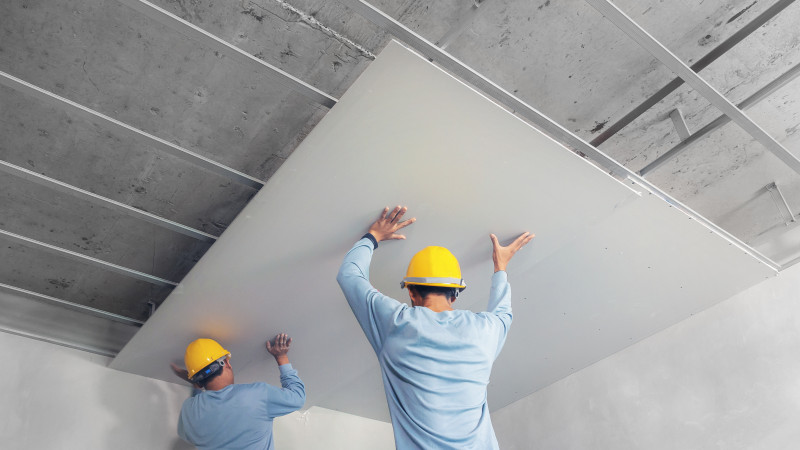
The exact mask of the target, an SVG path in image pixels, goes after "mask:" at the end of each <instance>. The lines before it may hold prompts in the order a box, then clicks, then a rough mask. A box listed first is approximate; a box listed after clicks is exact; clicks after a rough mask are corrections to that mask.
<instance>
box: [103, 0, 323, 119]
mask: <svg viewBox="0 0 800 450" xmlns="http://www.w3.org/2000/svg"><path fill="white" fill-rule="evenodd" d="M117 1H118V2H120V3H122V4H123V5H125V6H127V7H129V8H131V9H133V10H135V11H138V12H139V13H142V14H144V15H145V16H147V17H149V18H151V19H153V20H155V21H157V22H159V23H161V24H162V25H165V26H167V27H169V28H172V29H173V30H175V31H177V32H178V33H181V34H182V35H184V36H186V37H188V38H189V39H192V40H194V41H195V42H197V43H199V44H200V45H202V46H204V47H209V48H212V49H214V50H216V51H218V52H219V53H220V54H222V55H225V56H227V57H228V58H231V59H232V60H234V61H236V62H239V63H242V64H244V65H245V66H248V67H251V68H253V69H256V70H258V71H259V73H264V74H266V75H267V76H269V77H270V78H271V79H272V80H273V81H275V82H276V83H278V85H280V86H281V87H284V88H286V89H290V90H292V91H294V92H297V93H299V94H302V95H303V96H305V97H306V98H308V99H309V100H311V101H313V102H315V103H318V104H320V105H322V106H324V107H326V108H332V107H333V105H335V104H336V102H338V100H337V99H336V98H334V97H331V96H330V95H328V94H326V93H324V92H322V91H321V90H319V89H317V88H315V87H314V86H311V85H310V84H308V83H306V82H304V81H303V80H300V79H299V78H295V77H293V76H292V75H289V74H288V73H286V72H284V71H283V70H281V69H279V68H277V67H275V66H273V65H271V64H269V63H267V62H265V61H262V60H260V59H258V58H256V57H255V56H253V55H251V54H250V53H247V52H245V51H244V50H241V49H240V48H238V47H236V46H234V45H231V44H229V43H228V42H226V41H224V40H222V39H220V38H218V37H217V36H215V35H213V34H211V33H209V32H207V31H205V30H203V29H202V28H200V27H198V26H196V25H193V24H191V23H189V22H187V21H185V20H183V19H181V18H180V17H178V16H176V15H175V14H172V13H170V12H169V11H166V10H165V9H162V8H159V7H158V6H156V5H154V4H152V3H150V2H147V1H145V0H117ZM263 69H267V70H266V71H264V70H263Z"/></svg>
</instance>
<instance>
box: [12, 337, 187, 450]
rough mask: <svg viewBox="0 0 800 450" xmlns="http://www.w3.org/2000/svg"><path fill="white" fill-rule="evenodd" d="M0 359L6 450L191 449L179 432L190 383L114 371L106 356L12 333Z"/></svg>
mask: <svg viewBox="0 0 800 450" xmlns="http://www.w3.org/2000/svg"><path fill="white" fill-rule="evenodd" d="M0 354H1V355H3V360H4V362H5V364H4V369H3V381H4V388H5V389H4V390H3V400H2V403H1V404H2V408H0V442H2V445H0V446H2V447H3V448H8V449H64V450H67V449H69V450H71V449H110V448H113V449H121V450H122V449H131V450H138V449H143V448H147V449H153V450H157V449H164V450H175V449H188V448H192V447H191V446H189V445H187V444H185V443H183V442H182V441H181V440H180V439H179V438H178V435H177V433H176V426H177V419H178V412H179V410H180V406H181V403H182V402H183V400H184V399H185V398H186V397H187V396H188V394H189V389H188V386H187V387H181V386H178V385H176V384H172V383H167V382H164V381H158V380H153V379H149V378H145V377H141V376H138V375H131V374H128V373H124V372H119V371H116V370H112V369H109V368H107V367H106V365H107V364H108V362H109V360H110V358H108V357H105V356H98V355H95V354H92V353H87V352H84V351H80V350H73V349H70V348H66V347H61V346H58V345H54V344H49V343H45V342H42V341H38V340H33V339H29V338H25V337H21V336H16V335H13V334H9V333H0ZM165 364H166V362H165Z"/></svg>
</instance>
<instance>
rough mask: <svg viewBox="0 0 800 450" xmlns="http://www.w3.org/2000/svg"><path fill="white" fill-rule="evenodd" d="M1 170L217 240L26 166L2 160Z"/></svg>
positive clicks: (197, 236)
mask: <svg viewBox="0 0 800 450" xmlns="http://www.w3.org/2000/svg"><path fill="white" fill-rule="evenodd" d="M0 171H2V172H5V173H8V174H10V175H13V176H16V177H19V178H22V179H25V180H28V181H31V182H34V183H36V184H38V185H40V186H44V187H47V188H49V189H52V190H55V191H58V192H63V193H65V194H69V195H72V196H74V197H77V198H79V199H81V200H88V201H90V202H92V203H94V204H96V205H99V206H102V207H105V208H109V209H112V210H115V211H119V212H122V213H124V214H126V215H128V216H131V217H134V218H136V219H140V220H143V221H145V222H149V223H152V224H154V225H157V226H159V227H162V228H165V229H167V230H170V231H175V232H177V233H180V234H183V235H185V236H189V237H191V238H194V239H197V240H199V241H203V242H211V243H213V242H214V241H216V240H217V236H214V235H211V234H208V233H206V232H204V231H200V230H197V229H195V228H192V227H188V226H186V225H183V224H180V223H178V222H174V221H172V220H169V219H165V218H163V217H161V216H158V215H156V214H152V213H149V212H147V211H143V210H141V209H137V208H134V207H133V206H129V205H126V204H124V203H121V202H118V201H116V200H112V199H110V198H106V197H103V196H101V195H97V194H95V193H93V192H89V191H86V190H83V189H81V188H78V187H75V186H73V185H71V184H67V183H64V182H62V181H58V180H56V179H54V178H50V177H47V176H45V175H41V174H38V173H36V172H34V171H32V170H28V169H26V168H24V167H20V166H17V165H14V164H11V163H8V162H6V161H2V160H0Z"/></svg>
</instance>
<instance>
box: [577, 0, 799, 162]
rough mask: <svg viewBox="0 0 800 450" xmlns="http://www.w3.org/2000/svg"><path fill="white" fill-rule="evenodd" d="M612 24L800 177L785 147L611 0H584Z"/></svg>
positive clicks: (791, 155) (795, 158)
mask: <svg viewBox="0 0 800 450" xmlns="http://www.w3.org/2000/svg"><path fill="white" fill-rule="evenodd" d="M585 1H586V2H587V3H588V4H590V5H591V6H592V7H593V8H595V9H596V10H597V11H598V12H599V13H600V14H602V15H603V16H605V18H606V19H608V20H609V21H610V22H611V23H613V24H614V25H616V26H617V27H618V28H619V29H620V30H622V31H623V32H624V33H625V34H627V35H628V36H629V37H630V38H631V39H633V41H634V42H636V43H637V44H639V45H640V46H641V47H642V48H644V49H645V50H647V51H648V52H649V53H650V54H651V55H653V56H654V57H655V58H656V59H658V60H659V61H661V63H662V64H664V65H665V66H667V67H668V68H669V69H670V70H672V71H673V72H675V74H677V75H678V76H679V77H680V78H682V79H683V80H684V81H685V82H686V84H688V85H689V86H691V87H692V88H693V89H694V90H695V91H697V92H698V93H699V94H700V95H702V96H703V97H705V98H706V100H708V101H709V102H711V104H712V105H714V106H715V107H716V108H717V109H719V110H720V111H722V113H723V114H725V115H726V116H728V117H730V118H731V120H733V121H734V122H735V123H736V124H737V125H739V126H740V127H741V128H742V129H743V130H744V131H745V132H747V133H748V134H749V135H750V136H752V137H753V138H755V139H756V140H757V141H758V142H759V143H761V145H763V146H764V147H766V148H767V150H769V151H770V152H772V153H773V154H774V155H775V156H777V157H778V159H780V160H781V161H783V162H784V164H786V165H787V166H789V167H790V168H791V169H792V170H794V171H795V172H797V173H799V174H800V159H797V157H795V156H794V155H793V154H792V153H790V152H789V150H787V149H786V148H785V147H784V146H783V145H781V144H780V143H779V142H778V141H776V140H775V138H773V137H772V136H770V135H769V134H768V133H767V132H766V131H764V129H762V128H761V127H760V126H759V125H758V124H756V123H755V122H753V120H751V119H750V118H749V117H748V116H747V115H746V114H745V113H744V112H742V110H741V109H739V108H737V107H736V105H734V104H733V103H731V102H730V100H728V99H727V98H726V97H725V96H724V95H722V94H720V93H719V92H718V91H717V90H716V89H714V87H713V86H711V85H710V84H708V82H707V81H705V80H704V79H703V78H701V77H700V76H699V75H697V74H696V73H695V72H694V71H693V70H692V69H691V68H690V67H689V66H687V65H686V64H685V63H684V62H683V61H681V60H680V58H678V57H677V56H675V55H674V54H673V53H672V52H670V51H669V50H668V49H667V48H666V47H664V45H663V44H661V43H660V42H658V41H657V40H656V39H655V38H653V37H652V36H650V34H648V33H647V32H646V31H645V30H644V29H643V28H642V27H640V26H639V25H638V24H637V23H636V22H634V21H633V20H631V18H630V17H628V16H627V15H626V14H625V13H624V12H622V10H620V9H619V8H617V6H616V5H614V4H613V3H611V2H610V1H608V0H585Z"/></svg>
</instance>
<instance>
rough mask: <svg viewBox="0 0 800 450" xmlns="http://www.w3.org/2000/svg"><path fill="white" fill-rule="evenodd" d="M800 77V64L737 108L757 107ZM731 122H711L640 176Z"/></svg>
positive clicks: (644, 170)
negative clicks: (757, 104)
mask: <svg viewBox="0 0 800 450" xmlns="http://www.w3.org/2000/svg"><path fill="white" fill-rule="evenodd" d="M798 75H800V63H798V64H796V65H795V66H794V67H792V68H791V69H789V70H787V71H786V72H784V73H783V74H781V75H780V76H779V77H778V78H776V79H775V80H773V81H771V82H770V83H769V84H767V85H766V86H764V87H762V88H761V89H759V90H758V91H756V92H755V93H754V94H753V95H751V96H749V97H747V98H746V99H744V100H743V101H742V102H741V103H739V104H738V105H736V106H737V107H738V108H740V109H747V108H749V107H751V106H753V105H755V104H756V103H758V102H760V101H761V100H763V99H765V98H767V97H769V96H770V95H771V94H772V93H774V92H775V91H777V90H778V89H780V88H782V87H784V86H786V85H787V84H788V83H789V82H791V81H793V80H794V79H796V78H797V76H798ZM730 121H731V118H730V117H728V116H726V115H724V114H723V115H721V116H719V117H717V118H716V119H714V120H713V121H711V122H710V123H709V124H708V125H706V126H704V127H703V128H700V129H699V130H697V131H695V132H694V133H692V134H690V135H689V137H687V138H686V139H684V140H682V141H681V142H679V143H678V144H676V145H675V146H674V147H672V148H671V149H669V150H667V151H666V152H665V153H664V154H662V155H661V156H659V157H658V158H656V159H655V160H653V162H651V163H650V164H648V165H646V166H644V167H643V168H642V169H641V170H639V172H638V173H639V175H641V176H645V175H646V174H648V173H649V172H652V171H653V170H655V169H657V168H659V167H660V166H661V165H663V164H664V163H666V162H667V161H669V160H670V159H673V158H676V157H677V156H678V155H680V154H681V153H683V152H684V151H686V149H687V148H689V146H691V145H692V144H694V143H695V142H697V141H698V140H700V138H702V137H703V136H705V135H707V134H709V133H711V132H713V131H714V130H716V129H718V128H720V127H722V126H723V125H725V124H726V123H728V122H730Z"/></svg>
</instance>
